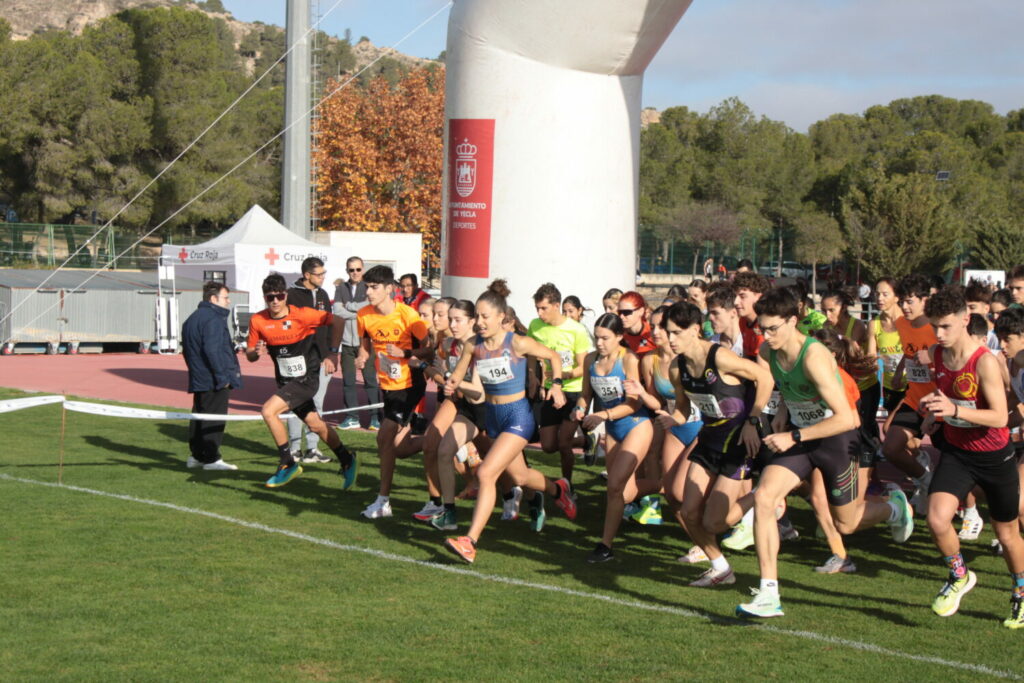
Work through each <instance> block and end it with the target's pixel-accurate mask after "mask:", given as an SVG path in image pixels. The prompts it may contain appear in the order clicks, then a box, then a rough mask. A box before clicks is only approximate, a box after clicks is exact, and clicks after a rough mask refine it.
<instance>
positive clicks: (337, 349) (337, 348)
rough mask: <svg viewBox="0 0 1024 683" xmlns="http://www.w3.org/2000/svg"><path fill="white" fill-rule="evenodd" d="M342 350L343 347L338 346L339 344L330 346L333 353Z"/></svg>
mask: <svg viewBox="0 0 1024 683" xmlns="http://www.w3.org/2000/svg"><path fill="white" fill-rule="evenodd" d="M340 351H341V349H340V348H339V347H337V346H332V347H331V348H330V352H331V353H339V352H340Z"/></svg>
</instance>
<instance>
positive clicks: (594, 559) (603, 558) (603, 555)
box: [587, 543, 615, 564]
mask: <svg viewBox="0 0 1024 683" xmlns="http://www.w3.org/2000/svg"><path fill="white" fill-rule="evenodd" d="M614 559H615V553H613V552H612V549H611V548H609V547H608V546H606V545H605V544H604V543H598V544H597V545H596V546H595V547H594V549H593V550H591V551H590V554H589V555H587V562H589V563H590V564H600V563H601V562H607V561H608V560H614Z"/></svg>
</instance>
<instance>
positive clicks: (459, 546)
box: [444, 536, 476, 564]
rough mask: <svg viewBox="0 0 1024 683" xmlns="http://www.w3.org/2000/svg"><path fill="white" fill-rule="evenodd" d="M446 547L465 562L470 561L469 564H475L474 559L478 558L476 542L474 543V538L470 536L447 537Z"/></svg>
mask: <svg viewBox="0 0 1024 683" xmlns="http://www.w3.org/2000/svg"><path fill="white" fill-rule="evenodd" d="M444 547H445V548H448V550H450V551H452V552H453V553H455V554H456V555H458V556H459V559H461V560H462V561H464V562H468V563H469V564H473V560H475V559H476V544H475V543H473V539H472V538H470V537H469V536H459V537H457V538H446V539H445V541H444Z"/></svg>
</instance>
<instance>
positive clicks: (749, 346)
mask: <svg viewBox="0 0 1024 683" xmlns="http://www.w3.org/2000/svg"><path fill="white" fill-rule="evenodd" d="M740 337H742V339H743V357H744V358H746V359H747V360H752V361H756V360H757V354H758V352H759V351H760V350H761V344H763V343H764V335H762V334H761V328H760V327H758V325H757V323H753V324H751V323H748V322H747V319H746V318H740Z"/></svg>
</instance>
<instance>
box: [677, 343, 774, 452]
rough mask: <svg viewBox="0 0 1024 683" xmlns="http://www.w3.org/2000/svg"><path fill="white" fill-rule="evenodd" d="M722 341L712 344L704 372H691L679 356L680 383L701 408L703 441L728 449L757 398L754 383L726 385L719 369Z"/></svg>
mask: <svg viewBox="0 0 1024 683" xmlns="http://www.w3.org/2000/svg"><path fill="white" fill-rule="evenodd" d="M720 348H722V347H721V345H719V344H712V345H711V348H709V349H708V355H707V358H706V359H705V360H704V369H703V370H702V371H701V373H700V375H698V376H695V375H691V374H690V371H689V369H688V368H687V366H686V361H685V359H684V358H683V356H676V359H675V361H673V362H674V363H676V366H677V367H678V368H679V383H680V384H681V385H682V387H683V391H684V392H686V397H687V398H688V399H690V405H692V406H695V407H696V408H698V409H699V410H700V416H701V420H703V422H704V426H703V427H702V428H701V431H700V440H701V443H702V444H703V445H704V446H706V447H708V448H712V449H714V450H718V451H722V452H724V451H725V450H727V449H728V448H729V447H731V446H732V445H734V444H735V443H736V440H737V439H738V438H739V430H740V427H742V426H743V421H744V420H745V419H747V415H749V414H750V408H751V407H752V404H753V398H754V383H753V382H751V381H748V380H741V381H740V383H739V384H726V383H725V382H724V381H723V380H722V376H721V375H720V374H719V371H718V362H717V357H718V350H719V349H720Z"/></svg>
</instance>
